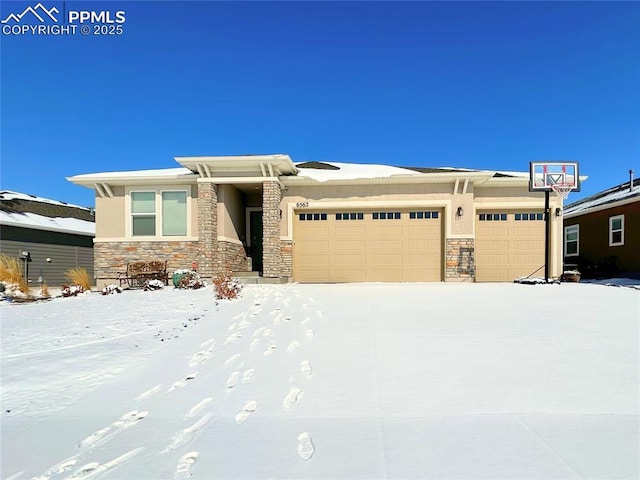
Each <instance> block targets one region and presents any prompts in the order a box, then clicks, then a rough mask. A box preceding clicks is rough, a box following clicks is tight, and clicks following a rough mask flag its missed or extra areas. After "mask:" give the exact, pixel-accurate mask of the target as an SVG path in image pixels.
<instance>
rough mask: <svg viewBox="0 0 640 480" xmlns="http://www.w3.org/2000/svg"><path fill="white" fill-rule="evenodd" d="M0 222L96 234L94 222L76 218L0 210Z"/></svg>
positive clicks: (82, 233) (24, 226)
mask: <svg viewBox="0 0 640 480" xmlns="http://www.w3.org/2000/svg"><path fill="white" fill-rule="evenodd" d="M0 224H2V225H11V226H14V227H23V228H34V229H36V230H50V231H53V232H62V233H74V234H78V235H90V236H95V234H96V224H95V223H93V222H88V221H86V220H79V219H77V218H63V217H55V218H51V217H45V216H43V215H37V214H35V213H17V212H16V213H10V212H5V211H2V210H0Z"/></svg>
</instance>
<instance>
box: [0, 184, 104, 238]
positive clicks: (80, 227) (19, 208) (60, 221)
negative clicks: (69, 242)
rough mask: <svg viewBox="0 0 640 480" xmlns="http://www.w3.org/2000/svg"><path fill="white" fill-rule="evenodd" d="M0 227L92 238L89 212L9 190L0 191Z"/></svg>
mask: <svg viewBox="0 0 640 480" xmlns="http://www.w3.org/2000/svg"><path fill="white" fill-rule="evenodd" d="M0 224H2V225H9V226H14V227H22V228H31V229H36V230H48V231H53V232H62V233H71V234H76V235H88V236H95V217H94V213H93V210H92V209H90V208H86V207H80V206H78V205H70V204H68V203H65V202H60V201H58V200H51V199H48V198H44V197H38V196H36V195H29V194H25V193H19V192H14V191H11V190H2V191H0Z"/></svg>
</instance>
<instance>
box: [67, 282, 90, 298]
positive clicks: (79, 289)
mask: <svg viewBox="0 0 640 480" xmlns="http://www.w3.org/2000/svg"><path fill="white" fill-rule="evenodd" d="M84 290H85V289H84V287H83V286H82V285H63V286H62V296H63V297H76V296H78V294H79V293H84Z"/></svg>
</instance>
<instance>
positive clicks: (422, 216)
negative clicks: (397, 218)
mask: <svg viewBox="0 0 640 480" xmlns="http://www.w3.org/2000/svg"><path fill="white" fill-rule="evenodd" d="M409 218H410V219H411V220H415V219H427V220H428V219H430V218H438V212H409Z"/></svg>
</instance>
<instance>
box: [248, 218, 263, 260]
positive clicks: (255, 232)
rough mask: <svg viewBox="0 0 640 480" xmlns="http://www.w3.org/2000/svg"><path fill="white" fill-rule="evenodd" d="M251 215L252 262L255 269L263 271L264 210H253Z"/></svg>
mask: <svg viewBox="0 0 640 480" xmlns="http://www.w3.org/2000/svg"><path fill="white" fill-rule="evenodd" d="M249 215H250V217H249V238H250V239H251V262H252V265H253V271H254V272H255V271H257V272H261V271H262V210H258V211H255V210H253V211H251V212H250V214H249Z"/></svg>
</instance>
